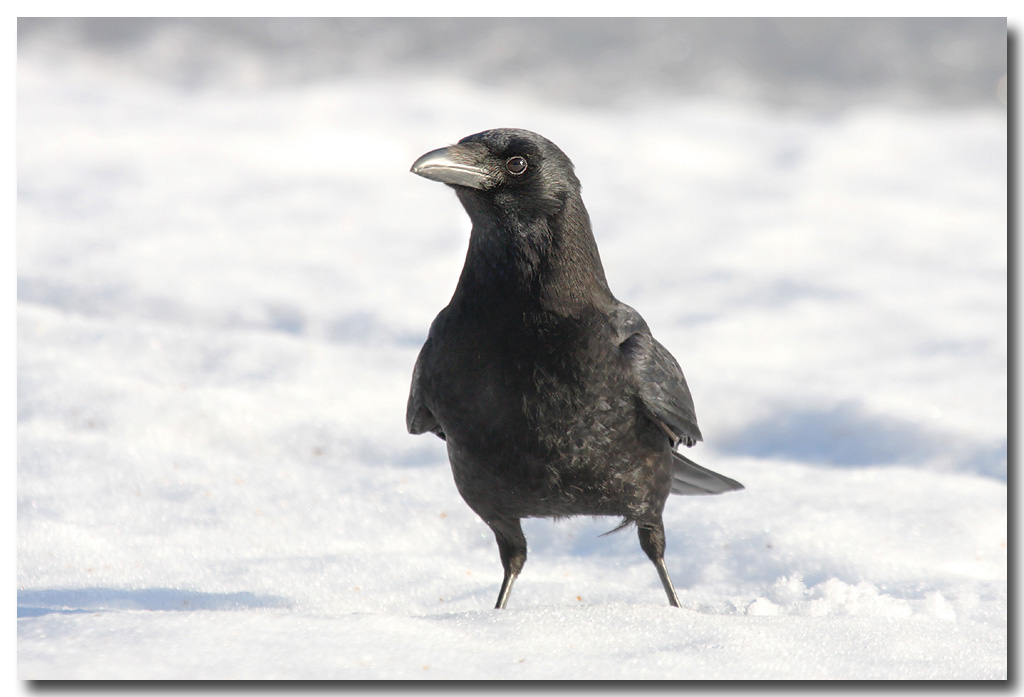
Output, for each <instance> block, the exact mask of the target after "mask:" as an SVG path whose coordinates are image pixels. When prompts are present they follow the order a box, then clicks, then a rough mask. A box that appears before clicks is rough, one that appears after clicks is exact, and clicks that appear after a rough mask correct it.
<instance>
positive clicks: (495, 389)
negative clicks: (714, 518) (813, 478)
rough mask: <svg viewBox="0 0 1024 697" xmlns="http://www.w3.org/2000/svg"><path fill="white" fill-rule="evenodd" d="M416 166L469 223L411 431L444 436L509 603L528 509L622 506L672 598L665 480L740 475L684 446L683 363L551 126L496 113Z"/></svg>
mask: <svg viewBox="0 0 1024 697" xmlns="http://www.w3.org/2000/svg"><path fill="white" fill-rule="evenodd" d="M412 171H413V172H415V173H416V174H419V175H421V176H424V177H426V178H428V179H434V180H436V181H441V182H444V183H447V184H449V185H450V186H452V188H454V189H455V192H456V194H457V195H458V197H459V200H460V201H461V203H462V205H463V207H464V208H465V209H466V212H467V213H468V214H469V216H470V219H471V220H472V223H473V229H472V233H471V235H470V241H469V250H468V252H467V254H466V262H465V265H464V267H463V270H462V274H461V276H460V278H459V282H458V286H457V287H456V289H455V293H454V295H453V297H452V299H451V302H450V303H449V304H448V306H447V307H446V308H444V309H443V310H442V311H441V312H440V314H438V316H437V318H436V319H435V320H434V322H433V324H432V325H431V327H430V333H429V335H428V338H427V341H426V343H425V344H424V346H423V349H422V350H421V352H420V355H419V358H418V360H417V361H416V366H415V368H414V370H413V379H412V388H411V391H410V394H409V403H408V411H407V425H408V428H409V432H410V433H414V434H417V433H425V432H428V431H429V432H432V433H434V434H436V435H437V436H439V437H440V438H442V439H444V440H445V441H446V443H447V446H448V457H449V460H450V462H451V466H452V473H453V475H454V477H455V483H456V486H457V487H458V490H459V493H460V494H461V495H462V497H463V498H464V499H465V501H466V503H468V504H469V506H470V507H471V508H472V509H473V510H474V511H475V512H476V513H477V514H478V515H479V516H480V517H481V518H482V519H483V520H484V521H485V522H486V523H487V524H488V525H489V526H490V527H491V529H492V530H493V531H494V534H495V539H496V540H497V543H498V550H499V554H500V556H501V561H502V566H503V567H504V570H505V575H504V581H503V583H502V587H501V591H500V592H499V596H498V601H497V605H496V606H497V607H504V606H505V604H506V602H507V600H508V595H509V592H510V591H511V588H512V583H513V582H514V581H515V579H516V577H517V576H518V574H519V572H520V571H521V569H522V566H523V563H524V562H525V560H526V539H525V537H524V536H523V532H522V527H521V525H520V520H521V519H523V518H532V517H562V516H573V515H608V516H620V517H621V518H622V520H623V525H628V524H635V525H636V526H637V530H638V536H639V538H640V544H641V547H642V548H643V550H644V551H645V552H646V553H647V555H648V556H649V557H650V559H651V561H652V562H653V563H654V564H655V567H656V568H657V569H658V573H659V576H660V577H661V580H662V583H663V585H664V588H665V592H666V594H667V595H668V599H669V602H670V603H671V604H672V605H678V601H677V599H676V594H675V590H674V589H673V587H672V582H671V580H670V579H669V576H668V570H667V568H666V567H665V563H664V549H665V534H664V525H663V523H662V511H663V510H664V507H665V501H666V499H667V498H668V495H669V493H670V492H672V493H682V494H709V493H721V492H724V491H731V490H735V489H742V488H743V487H742V486H741V485H740V484H739V483H738V482H735V481H733V480H732V479H729V478H728V477H724V476H722V475H719V474H716V473H714V472H711V471H710V470H707V469H704V468H703V467H700V466H699V465H697V464H696V463H694V462H692V461H691V460H689V459H687V458H686V457H684V456H682V455H681V454H679V453H677V452H675V451H674V448H675V447H677V446H679V445H686V446H691V445H693V444H694V443H696V442H697V441H699V440H701V433H700V429H699V428H698V427H697V417H696V413H695V411H694V406H693V400H692V398H691V396H690V391H689V388H688V387H687V385H686V380H685V378H684V377H683V373H682V370H681V369H680V368H679V364H678V363H677V362H676V360H675V359H674V358H673V357H672V355H671V354H670V353H669V352H668V350H667V349H666V348H665V347H664V346H662V345H661V344H660V343H659V342H658V341H657V340H656V339H654V337H653V336H652V335H651V332H650V329H649V328H648V327H647V323H646V322H645V321H644V319H643V318H642V317H641V316H640V314H639V313H637V312H636V311H635V310H634V309H633V308H631V307H629V306H628V305H625V304H623V303H621V302H619V301H618V300H616V299H615V297H614V296H613V295H612V293H611V291H610V290H609V288H608V283H607V281H606V279H605V275H604V269H603V267H602V265H601V259H600V256H599V254H598V251H597V244H596V242H595V241H594V236H593V234H592V232H591V228H590V219H589V216H588V214H587V211H586V208H585V207H584V205H583V200H582V198H581V197H580V184H579V180H578V179H577V178H576V175H575V173H574V171H573V165H572V163H571V162H570V161H569V159H568V158H567V157H566V156H565V154H564V153H562V151H561V150H559V149H558V147H557V146H555V145H554V143H552V142H551V141H549V140H547V139H545V138H543V137H541V136H539V135H537V134H535V133H531V132H529V131H524V130H519V129H496V130H491V131H485V132H483V133H478V134H476V135H472V136H469V137H467V138H464V139H463V140H461V141H459V143H458V144H457V145H454V146H451V147H449V148H442V149H440V150H435V151H432V152H430V153H427V154H426V155H424V156H423V157H421V158H420V159H419V160H417V161H416V163H415V164H414V165H413V169H412Z"/></svg>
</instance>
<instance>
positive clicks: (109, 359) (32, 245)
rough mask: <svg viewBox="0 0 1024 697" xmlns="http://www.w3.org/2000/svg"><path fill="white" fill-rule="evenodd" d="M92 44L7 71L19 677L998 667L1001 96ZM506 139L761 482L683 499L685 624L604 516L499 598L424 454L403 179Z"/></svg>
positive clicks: (980, 674) (803, 673)
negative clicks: (11, 99) (484, 78)
mask: <svg viewBox="0 0 1024 697" xmlns="http://www.w3.org/2000/svg"><path fill="white" fill-rule="evenodd" d="M164 48H165V49H166V50H171V49H172V48H174V47H173V46H171V47H170V48H168V47H166V46H165V47H164ZM153 50H157V49H153ZM161 50H163V49H161ZM75 55H76V58H77V59H76V60H74V61H64V60H57V59H54V58H53V57H52V56H51V55H50V54H47V53H46V52H45V51H42V50H38V49H37V50H23V51H22V52H21V53H20V55H19V62H18V102H17V109H18V113H17V116H18V212H17V274H18V300H17V356H18V358H17V361H18V366H17V374H18V401H17V404H18V423H17V446H18V450H17V460H18V474H17V487H18V491H17V495H18V509H17V520H18V528H17V564H18V568H17V576H18V639H17V641H18V658H17V664H18V676H19V677H20V678H22V679H79V678H429V679H445V678H645V679H646V678H651V679H665V678H673V679H729V678H733V679H737V678H796V679H804V678H829V679H837V678H854V679H869V678H905V679H911V678H984V679H1005V678H1006V675H1007V486H1006V477H1007V466H1006V458H1007V430H1006V424H1007V391H1006V381H1007V331H1006V316H1007V303H1006V291H1007V259H1006V245H1007V237H1006V230H1007V213H1006V211H1007V199H1006V176H1007V170H1006V166H1007V165H1006V162H1007V161H1006V152H1007V139H1006V117H1005V111H1004V110H1003V109H1002V108H1001V106H997V107H996V108H992V107H987V106H979V107H957V108H950V109H938V110H932V109H924V108H915V107H908V106H905V105H903V106H891V105H886V104H864V105H860V106H857V105H853V106H847V107H844V108H843V109H841V110H838V111H835V112H832V113H829V114H824V113H821V112H817V111H814V110H807V109H805V110H782V109H776V108H770V107H767V106H762V105H758V104H757V103H755V102H744V101H738V100H732V99H724V98H716V97H714V96H709V95H703V96H700V97H696V98H693V99H681V98H678V97H675V96H666V97H662V98H658V97H655V96H649V97H647V98H643V99H637V100H634V101H631V102H630V103H628V104H620V105H617V106H615V107H614V108H608V109H596V108H592V107H588V106H585V105H580V104H572V103H565V102H558V101H551V100H544V99H538V98H533V97H531V96H529V95H524V94H521V93H516V92H514V91H511V90H508V89H488V88H486V87H482V86H480V85H479V84H477V83H473V82H471V81H466V80H461V79H455V78H452V77H445V76H444V75H443V74H440V75H438V76H436V77H429V76H426V75H422V74H409V75H402V74H400V73H396V74H392V75H390V76H389V77H388V79H386V80H383V79H375V78H373V77H367V76H364V75H361V74H353V75H350V76H347V77H337V78H333V79H321V80H314V81H306V82H296V83H295V84H288V83H283V84H273V85H269V86H267V85H263V86H261V87H260V88H259V89H226V88H225V89H216V88H203V89H190V88H186V87H182V86H181V85H177V84H174V83H173V82H168V81H162V80H159V79H152V78H151V77H149V76H147V75H146V74H145V73H140V72H133V71H132V70H129V69H127V68H123V67H120V66H116V65H112V64H111V63H110V62H109V61H106V62H105V61H104V60H103V59H102V58H98V57H96V56H93V55H91V54H86V53H82V54H75ZM257 69H258V66H255V67H252V70H254V71H256V70H257ZM508 125H514V126H520V127H525V128H529V129H531V130H535V131H538V132H540V133H542V134H544V135H546V136H548V137H550V138H551V139H553V140H554V141H555V142H557V143H559V145H561V146H562V148H563V149H564V150H565V151H566V152H567V153H568V154H569V156H570V157H571V158H572V159H573V160H574V162H575V163H576V167H577V172H578V174H579V175H580V178H581V180H582V181H583V184H584V198H585V200H586V202H587V205H588V207H589V209H590V213H591V217H592V219H593V222H594V227H595V233H596V236H597V239H598V243H599V245H600V248H601V253H602V258H603V259H604V262H605V266H606V270H607V275H608V278H609V281H610V283H611V285H612V288H613V290H614V291H615V293H616V294H617V296H618V297H620V298H621V299H622V300H624V301H625V302H628V303H629V304H631V305H633V306H634V307H636V308H637V309H639V310H640V311H641V312H642V313H643V314H644V316H645V317H646V318H647V320H648V322H649V324H650V325H651V327H652V329H653V330H654V332H655V334H656V336H658V338H659V339H660V340H661V341H662V342H663V343H664V344H665V345H666V346H668V347H669V348H670V350H672V352H673V353H674V354H675V355H676V357H677V358H678V359H679V361H680V363H681V364H682V365H683V368H684V370H685V371H686V375H687V378H688V381H689V383H690V386H691V388H692V390H693V393H694V396H695V400H696V404H697V409H698V413H699V416H700V420H701V427H702V430H703V432H704V434H705V440H706V443H704V444H701V445H699V446H698V447H697V448H695V449H694V450H693V451H691V452H690V453H689V454H691V455H692V456H693V457H694V458H695V459H696V460H697V461H699V462H701V463H702V464H704V465H706V466H708V467H711V468H712V469H714V470H716V471H720V472H722V473H724V474H727V475H728V476H731V477H734V478H736V479H738V480H739V481H741V482H743V483H744V484H745V485H746V487H747V489H746V490H745V491H743V492H739V493H735V494H729V495H723V496H718V497H696V498H686V497H673V498H672V499H670V501H669V504H668V507H667V508H666V511H665V522H666V528H667V535H668V552H667V563H668V566H669V569H670V571H671V573H672V576H673V578H674V580H675V583H676V587H677V590H678V592H679V597H680V601H681V603H682V605H683V607H682V609H680V610H673V609H671V608H669V607H667V605H666V603H665V599H664V595H663V592H662V590H661V586H660V583H659V581H658V577H657V574H656V573H655V570H654V568H653V566H651V564H650V562H649V561H648V560H647V559H646V557H645V556H644V555H643V553H642V552H641V550H640V549H639V545H638V544H637V542H636V538H635V535H633V534H632V533H629V532H623V533H616V534H614V535H610V536H608V537H600V534H601V533H603V532H606V531H607V530H609V529H610V528H611V527H613V526H614V525H615V523H616V522H617V521H615V520H612V519H591V518H581V519H572V520H568V521H560V522H552V521H547V520H531V521H525V523H524V528H525V531H526V534H527V538H528V540H529V543H530V560H529V562H528V563H527V565H526V568H525V570H524V573H523V575H522V576H521V577H520V579H519V581H518V582H517V585H516V588H515V590H514V593H513V595H512V598H511V601H510V603H509V609H508V610H506V611H504V612H499V611H495V610H493V609H491V607H492V605H493V602H494V598H495V596H496V594H497V589H498V585H499V583H500V579H501V567H500V563H499V561H498V558H497V551H496V548H495V545H494V541H493V537H492V536H491V534H490V532H489V531H488V529H487V528H486V526H484V525H483V523H482V522H481V521H480V520H479V519H478V518H476V516H475V515H474V514H473V513H472V512H471V511H470V510H469V509H468V508H467V507H466V505H465V504H464V503H463V502H462V501H461V499H460V498H459V496H458V493H457V492H456V490H455V487H454V484H453V482H452V481H451V474H450V471H449V468H448V465H447V460H446V455H445V450H444V445H443V443H442V442H441V441H439V440H437V439H436V438H433V437H426V436H421V437H412V436H409V435H408V434H407V433H406V432H405V427H404V410H405V399H406V395H407V390H408V383H409V378H410V373H411V369H412V365H413V362H414V361H415V357H416V354H417V352H418V350H419V346H420V344H421V343H422V340H423V338H424V337H425V334H426V330H427V328H428V326H429V324H430V321H431V320H432V319H433V316H434V314H435V313H436V312H437V310H439V309H440V308H441V307H442V306H443V305H444V304H445V303H446V302H447V301H448V298H449V297H450V294H451V292H452V290H453V288H454V284H455V281H456V279H457V276H458V272H459V269H460V267H461V263H462V259H463V255H464V250H465V244H466V240H467V236H468V221H467V219H466V218H465V215H464V213H463V212H462V210H461V208H460V207H459V205H458V203H457V201H456V199H455V197H454V196H453V195H452V194H451V192H450V191H448V190H447V189H446V188H444V187H442V186H439V185H436V184H434V183H431V182H427V181H425V180H422V179H419V178H417V177H414V176H412V175H410V174H409V173H408V168H409V165H410V164H411V163H412V161H413V160H414V159H415V158H416V157H417V156H419V155H420V154H422V153H423V152H426V151H427V150H430V149H433V148H436V147H440V146H442V145H445V144H447V143H450V142H453V141H455V140H457V139H458V138H460V137H462V136H464V135H467V134H469V133H473V132H476V131H479V130H483V129H485V128H489V127H495V126H508Z"/></svg>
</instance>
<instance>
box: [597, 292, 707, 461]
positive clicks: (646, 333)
mask: <svg viewBox="0 0 1024 697" xmlns="http://www.w3.org/2000/svg"><path fill="white" fill-rule="evenodd" d="M611 321H612V325H613V327H614V329H615V331H616V335H617V337H616V338H617V340H618V341H619V347H620V348H621V349H622V351H623V353H624V354H625V356H626V358H627V360H628V361H629V365H630V368H631V369H632V372H633V378H634V380H635V381H636V386H637V390H638V392H639V394H640V400H641V402H642V403H643V406H644V410H645V411H646V412H647V415H648V416H649V417H650V418H651V419H652V420H653V421H654V422H655V423H657V424H659V425H660V426H661V427H662V428H663V429H665V432H666V433H668V435H669V438H670V439H671V440H672V445H673V446H676V445H678V444H680V443H683V444H685V445H687V446H690V445H693V444H694V443H696V442H697V441H699V440H703V438H702V436H701V434H700V429H699V428H698V427H697V413H696V411H695V410H694V407H693V397H691V396H690V388H689V387H687V386H686V378H685V377H683V370H682V368H680V367H679V363H677V362H676V359H675V358H673V357H672V354H671V353H669V352H668V349H666V348H665V347H664V346H662V345H661V344H660V343H659V342H658V340H657V339H655V338H654V337H653V336H652V335H651V330H650V329H649V328H648V327H647V322H645V321H644V318H643V317H641V316H640V313H639V312H637V311H636V310H634V309H633V308H631V307H629V306H628V305H624V304H621V303H620V304H619V307H618V308H616V310H614V311H613V312H612V314H611Z"/></svg>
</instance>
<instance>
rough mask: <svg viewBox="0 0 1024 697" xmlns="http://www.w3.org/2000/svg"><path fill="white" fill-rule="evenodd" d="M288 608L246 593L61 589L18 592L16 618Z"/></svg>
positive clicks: (266, 597)
mask: <svg viewBox="0 0 1024 697" xmlns="http://www.w3.org/2000/svg"><path fill="white" fill-rule="evenodd" d="M290 606H291V602H290V601H289V600H288V599H287V598H282V597H280V596H275V595H256V594H254V593H248V592H242V593H202V592H198V591H184V590H179V589H175V588H140V589H136V590H124V589H117V588H62V589H52V590H19V591H18V617H19V618H22V617H40V616H42V615H49V614H53V613H58V614H64V615H73V614H78V613H90V612H91V613H95V612H109V611H114V610H149V611H162V612H191V611H195V610H250V609H259V608H286V607H290Z"/></svg>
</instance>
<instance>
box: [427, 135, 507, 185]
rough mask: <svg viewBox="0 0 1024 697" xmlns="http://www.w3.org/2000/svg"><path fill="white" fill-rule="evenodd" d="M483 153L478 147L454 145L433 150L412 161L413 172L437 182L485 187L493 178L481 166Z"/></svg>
mask: <svg viewBox="0 0 1024 697" xmlns="http://www.w3.org/2000/svg"><path fill="white" fill-rule="evenodd" d="M482 155H483V153H481V152H479V151H478V150H477V148H476V147H467V146H466V145H452V146H451V147H448V148H440V149H439V150H431V151H430V152H428V153H427V154H426V155H424V156H423V157H421V158H420V159H418V160H416V161H415V162H413V163H412V169H411V170H410V171H411V172H412V173H413V174H418V175H420V176H421V177H425V178H427V179H433V180H434V181H436V182H443V183H445V184H453V185H455V186H468V187H469V188H471V189H485V188H487V184H488V182H489V181H490V180H491V177H490V174H489V173H488V171H487V170H486V169H485V168H484V167H483V166H481V160H482V159H483V157H481V156H482Z"/></svg>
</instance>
